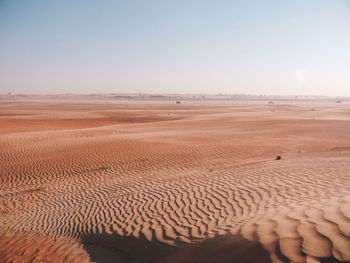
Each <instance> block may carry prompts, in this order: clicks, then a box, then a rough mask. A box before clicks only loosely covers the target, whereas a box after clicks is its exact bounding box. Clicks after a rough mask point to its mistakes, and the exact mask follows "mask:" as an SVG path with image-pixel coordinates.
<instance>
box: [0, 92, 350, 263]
mask: <svg viewBox="0 0 350 263" xmlns="http://www.w3.org/2000/svg"><path fill="white" fill-rule="evenodd" d="M46 99H47V98H46ZM269 101H270V99H266V98H264V99H260V100H250V101H248V100H247V101H244V100H243V101H239V100H235V101H234V102H232V101H230V100H225V101H220V100H210V101H209V100H208V101H203V102H201V101H200V99H198V100H195V101H190V100H189V101H187V102H183V101H181V103H178V104H176V103H174V101H171V100H169V101H168V100H164V101H163V100H160V101H156V102H151V101H133V102H130V101H126V102H125V101H123V100H122V99H119V100H118V101H117V102H115V101H112V100H104V101H85V100H76V101H73V100H71V101H64V100H62V101H58V100H52V101H50V100H37V98H36V100H25V99H23V100H18V98H17V99H16V98H13V99H12V98H3V100H1V101H0V262H97V263H99V262H274V263H279V262H307V263H314V262H346V261H350V103H349V102H342V103H336V102H335V101H334V100H325V99H310V100H302V101H300V100H293V99H290V100H275V101H274V102H273V103H271V102H270V103H269ZM276 156H281V160H275V159H276ZM16 260H17V261H16Z"/></svg>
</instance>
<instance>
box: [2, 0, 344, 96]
mask: <svg viewBox="0 0 350 263" xmlns="http://www.w3.org/2000/svg"><path fill="white" fill-rule="evenodd" d="M8 91H12V92H13V93H99V92H114V93H123V92H145V93H229V94H236V93H240V94H241V93H245V94H276V95H308V94H310V95H332V96H350V1H348V0H342V1H341V0H270V1H269V0H267V1H261V0H256V1H250V0H242V1H233V0H232V1H222V0H215V1H214V0H212V1H205V0H198V1H197V0H186V1H185V0H184V1H182V0H178V1H175V0H174V1H170V0H169V1H168V0H159V1H152V0H150V1H145V0H140V1H134V0H124V1H118V0H114V1H112V0H111V1H106V0H100V1H97V0H95V1H89V0H60V1H53V0H29V1H28V0H0V93H2V94H4V93H7V92H8Z"/></svg>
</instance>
